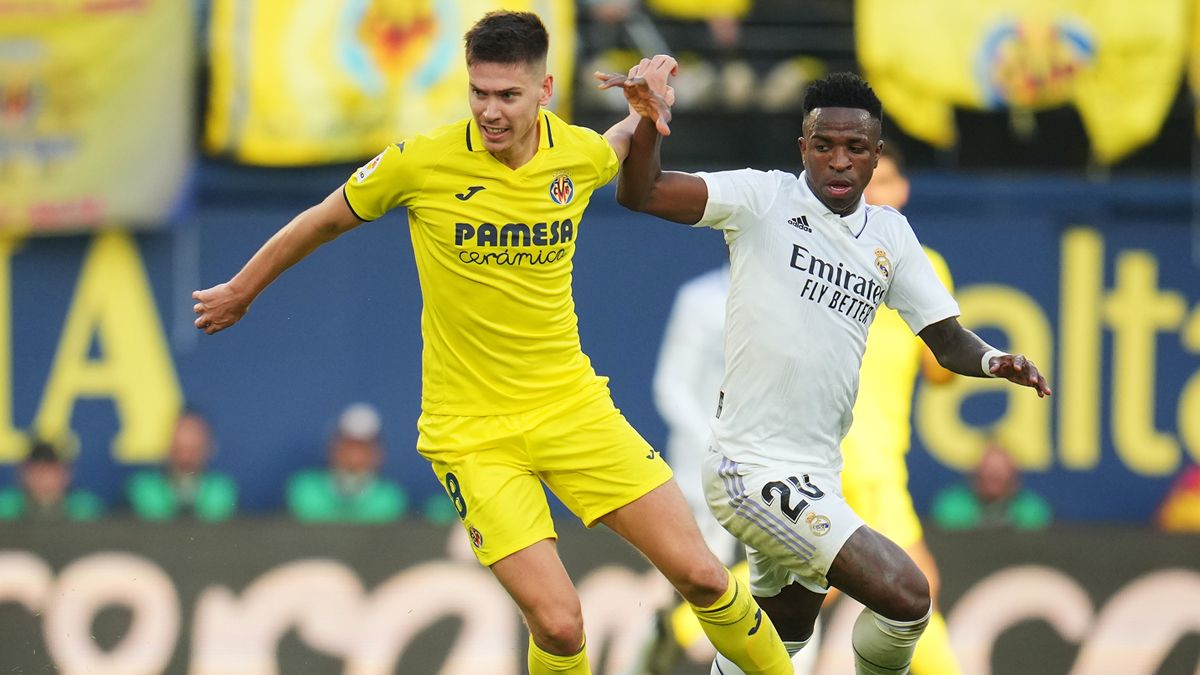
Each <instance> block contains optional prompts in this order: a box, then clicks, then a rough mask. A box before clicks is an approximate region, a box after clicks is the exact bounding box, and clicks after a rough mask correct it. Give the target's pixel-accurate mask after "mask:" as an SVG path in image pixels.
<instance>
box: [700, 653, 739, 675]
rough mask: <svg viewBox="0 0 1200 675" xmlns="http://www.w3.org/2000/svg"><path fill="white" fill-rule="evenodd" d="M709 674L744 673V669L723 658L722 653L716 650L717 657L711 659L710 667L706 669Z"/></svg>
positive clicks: (727, 674)
mask: <svg viewBox="0 0 1200 675" xmlns="http://www.w3.org/2000/svg"><path fill="white" fill-rule="evenodd" d="M708 673H709V675H746V671H744V670H742V669H741V668H738V667H737V664H736V663H734V662H733V661H730V660H729V659H727V658H725V655H724V654H721V653H720V652H717V658H715V659H713V662H712V668H710V669H709V671H708Z"/></svg>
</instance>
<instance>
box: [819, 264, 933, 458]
mask: <svg viewBox="0 0 1200 675" xmlns="http://www.w3.org/2000/svg"><path fill="white" fill-rule="evenodd" d="M925 255H926V256H927V257H928V258H929V262H930V263H932V265H933V270H934V272H936V273H937V276H938V278H939V279H941V280H942V283H943V284H944V285H945V286H946V290H948V291H951V292H953V291H954V285H953V281H952V280H951V278H950V269H949V268H948V267H947V266H946V261H945V260H944V259H943V258H942V256H941V255H939V254H938V253H937V252H936V251H933V250H932V249H929V248H925ZM924 348H925V343H924V342H922V340H921V338H919V337H917V336H915V335H913V333H912V329H910V328H909V327H908V324H906V323H904V319H902V318H901V317H900V313H899V312H897V311H896V310H894V309H892V308H890V307H880V308H879V309H878V310H876V313H875V321H874V323H872V324H871V329H870V331H869V332H868V333H867V351H866V354H864V355H863V360H862V369H861V371H860V376H859V377H860V379H859V385H858V399H857V400H856V401H855V403H854V422H853V423H852V424H851V426H850V431H849V432H848V433H847V434H846V437H845V438H843V439H842V457H843V460H844V464H843V472H844V475H845V477H846V479H847V480H851V479H853V478H854V476H855V475H861V474H863V473H870V472H884V471H886V472H894V471H897V470H898V469H897V467H896V462H895V461H892V460H897V459H898V460H899V464H900V465H901V467H902V466H903V463H904V461H903V460H904V455H905V454H906V453H907V452H908V446H909V438H910V436H911V435H912V423H911V419H912V401H913V390H914V389H915V388H916V383H917V375H918V373H919V371H920V368H921V350H922V349H924ZM884 460H888V461H884ZM907 475H908V474H907V472H905V473H903V475H902V476H901V477H904V478H905V479H907Z"/></svg>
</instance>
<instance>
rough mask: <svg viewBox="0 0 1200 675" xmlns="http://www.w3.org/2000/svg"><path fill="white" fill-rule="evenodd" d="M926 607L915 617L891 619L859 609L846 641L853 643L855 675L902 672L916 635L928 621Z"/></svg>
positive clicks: (913, 645) (904, 671)
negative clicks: (923, 614)
mask: <svg viewBox="0 0 1200 675" xmlns="http://www.w3.org/2000/svg"><path fill="white" fill-rule="evenodd" d="M932 613H933V608H932V607H930V609H929V611H928V612H926V613H925V616H924V617H923V618H921V619H917V620H916V621H893V620H891V619H888V618H886V617H882V616H880V615H878V614H876V613H875V612H872V611H871V610H869V609H863V611H862V613H861V614H859V615H858V619H857V620H856V621H855V622H854V630H853V631H852V632H851V634H850V643H851V644H852V645H853V646H854V672H855V673H857V674H858V675H905V673H907V672H908V666H909V665H910V664H911V663H912V655H913V651H914V650H915V649H916V648H917V638H920V637H921V633H922V632H923V631H924V630H925V625H926V624H928V623H929V616H930V614H932Z"/></svg>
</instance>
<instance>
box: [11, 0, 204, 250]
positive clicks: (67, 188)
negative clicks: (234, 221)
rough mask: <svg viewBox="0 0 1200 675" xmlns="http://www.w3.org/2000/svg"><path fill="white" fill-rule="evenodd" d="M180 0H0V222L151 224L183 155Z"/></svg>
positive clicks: (188, 46) (186, 153)
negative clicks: (26, 0)
mask: <svg viewBox="0 0 1200 675" xmlns="http://www.w3.org/2000/svg"><path fill="white" fill-rule="evenodd" d="M192 11H193V10H192V8H191V7H190V5H189V3H186V2H181V1H180V0H122V1H120V2H116V1H112V2H105V1H102V0H55V1H50V0H43V1H40V2H15V3H13V2H7V3H6V2H0V229H3V230H7V231H9V232H18V233H23V232H49V231H53V232H63V231H78V230H81V229H87V228H93V227H97V226H101V225H111V224H112V223H121V224H123V225H134V226H146V225H150V226H153V225H159V224H161V223H162V222H163V221H164V220H165V219H166V218H167V216H168V215H169V214H170V212H171V210H172V209H173V208H174V206H175V204H176V202H177V201H178V200H179V198H180V195H181V194H182V191H183V190H184V188H185V184H186V181H185V178H186V176H187V172H188V170H189V166H190V162H191V159H192V138H191V130H192V106H193V102H192V96H193V89H194V84H193V78H194V76H195V70H194V67H193V66H194V63H195V62H194V59H195V32H194V30H193V29H194V25H193V21H192Z"/></svg>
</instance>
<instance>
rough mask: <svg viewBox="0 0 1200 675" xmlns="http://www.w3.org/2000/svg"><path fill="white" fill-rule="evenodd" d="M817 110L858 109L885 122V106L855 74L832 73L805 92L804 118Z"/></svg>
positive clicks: (812, 84) (814, 83)
mask: <svg viewBox="0 0 1200 675" xmlns="http://www.w3.org/2000/svg"><path fill="white" fill-rule="evenodd" d="M817 108H858V109H860V110H866V111H867V114H869V115H870V116H871V117H874V118H875V119H877V120H880V121H882V120H883V104H882V103H880V102H879V97H878V96H876V95H875V92H874V91H872V90H871V86H870V85H869V84H867V82H866V80H864V79H862V78H861V77H859V76H858V75H855V74H854V73H830V74H828V75H826V76H825V77H822V78H821V79H819V80H814V81H813V82H810V83H809V85H808V88H807V89H805V90H804V117H805V118H807V117H808V114H809V113H811V112H812V111H813V110H815V109H817Z"/></svg>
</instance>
